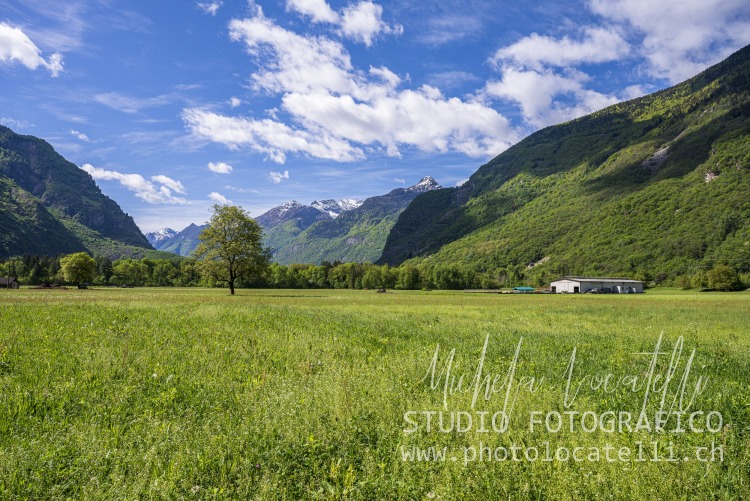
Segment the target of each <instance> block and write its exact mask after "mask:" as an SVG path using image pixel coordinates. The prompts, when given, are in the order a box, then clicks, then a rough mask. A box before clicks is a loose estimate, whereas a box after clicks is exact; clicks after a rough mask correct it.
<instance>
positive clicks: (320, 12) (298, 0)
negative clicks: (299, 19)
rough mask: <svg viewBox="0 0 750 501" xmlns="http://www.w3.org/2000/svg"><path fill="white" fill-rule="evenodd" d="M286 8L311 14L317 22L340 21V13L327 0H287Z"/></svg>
mask: <svg viewBox="0 0 750 501" xmlns="http://www.w3.org/2000/svg"><path fill="white" fill-rule="evenodd" d="M286 10H288V11H296V12H299V13H300V14H304V15H306V16H310V18H311V19H312V20H313V22H316V23H331V24H336V23H338V22H339V15H338V14H337V13H336V11H335V10H333V9H332V8H331V6H330V5H328V3H326V1H325V0H287V2H286Z"/></svg>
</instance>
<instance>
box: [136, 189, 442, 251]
mask: <svg viewBox="0 0 750 501" xmlns="http://www.w3.org/2000/svg"><path fill="white" fill-rule="evenodd" d="M440 187H441V186H440V185H439V184H438V183H437V182H436V181H435V180H434V179H433V178H432V177H429V176H427V177H425V178H422V179H421V180H420V181H419V182H418V183H417V184H415V185H413V186H410V187H408V188H397V189H395V190H392V191H391V192H389V193H387V194H385V195H381V196H376V197H370V198H368V199H366V200H364V201H362V200H354V199H344V200H332V199H329V200H320V201H318V200H316V201H314V202H312V203H311V204H310V205H303V204H301V203H299V202H297V201H296V200H292V201H290V202H287V203H285V204H283V205H280V206H278V207H274V208H273V209H271V210H269V211H267V212H265V213H264V214H261V215H260V216H258V217H257V218H255V219H256V221H257V222H258V224H259V225H260V226H261V228H263V244H264V245H265V246H266V247H268V248H270V249H271V252H272V253H273V257H274V261H276V262H278V263H281V264H291V263H320V262H322V261H329V262H334V261H374V260H376V259H377V258H378V257H380V254H381V253H382V250H383V246H384V245H385V239H386V237H387V235H388V232H389V231H390V229H391V227H393V225H394V224H395V222H396V219H397V218H398V215H399V214H400V213H401V211H403V210H404V209H405V208H406V206H407V205H408V204H409V202H410V201H411V200H413V199H414V198H415V197H416V196H417V195H419V194H421V193H424V192H426V191H430V190H434V189H439V188H440ZM203 228H205V225H204V226H197V225H195V224H191V225H190V226H188V227H187V228H185V229H184V230H182V231H180V232H175V231H174V230H172V229H171V228H164V229H162V230H159V231H158V232H153V233H148V234H147V235H146V237H147V238H148V239H149V242H151V244H152V245H153V246H154V247H155V248H156V249H158V250H162V251H167V252H173V253H175V254H180V255H182V256H188V255H190V253H192V251H193V249H195V247H196V246H197V245H198V235H199V234H200V232H201V231H202V230H203Z"/></svg>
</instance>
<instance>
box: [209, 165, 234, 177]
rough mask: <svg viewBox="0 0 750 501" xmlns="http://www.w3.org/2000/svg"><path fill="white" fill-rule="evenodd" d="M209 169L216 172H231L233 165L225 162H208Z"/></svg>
mask: <svg viewBox="0 0 750 501" xmlns="http://www.w3.org/2000/svg"><path fill="white" fill-rule="evenodd" d="M208 170H210V171H211V172H215V173H216V174H229V173H230V172H232V166H231V165H229V164H227V163H224V162H208Z"/></svg>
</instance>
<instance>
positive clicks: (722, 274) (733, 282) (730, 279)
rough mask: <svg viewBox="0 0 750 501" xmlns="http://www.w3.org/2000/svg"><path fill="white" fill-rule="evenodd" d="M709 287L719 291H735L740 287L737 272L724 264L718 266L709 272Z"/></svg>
mask: <svg viewBox="0 0 750 501" xmlns="http://www.w3.org/2000/svg"><path fill="white" fill-rule="evenodd" d="M708 286H709V287H710V288H712V289H714V290H717V291H733V290H737V289H738V288H739V287H740V280H739V277H738V276H737V271H736V270H735V269H734V268H732V267H730V266H726V265H724V264H717V265H716V266H714V268H713V269H712V270H711V271H709V272H708Z"/></svg>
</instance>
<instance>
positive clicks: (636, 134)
mask: <svg viewBox="0 0 750 501" xmlns="http://www.w3.org/2000/svg"><path fill="white" fill-rule="evenodd" d="M749 98H750V48H747V47H746V48H745V49H743V50H741V51H739V52H737V53H736V54H734V55H733V56H731V57H730V58H728V59H727V60H726V61H724V62H722V63H720V64H718V65H716V66H714V67H712V68H709V69H708V70H706V71H704V72H703V73H701V74H700V75H698V76H696V77H695V78H693V79H691V80H688V81H687V82H684V83H682V84H680V85H677V86H675V87H672V88H670V89H667V90H664V91H661V92H658V93H656V94H652V95H649V96H646V97H643V98H639V99H636V100H633V101H629V102H625V103H620V104H618V105H615V106H612V107H609V108H606V109H604V110H602V111H600V112H598V113H595V114H593V115H590V116H587V117H583V118H580V119H578V120H574V121H571V122H567V123H564V124H561V125H557V126H553V127H549V128H546V129H544V130H541V131H539V132H537V133H535V134H532V135H531V136H529V137H528V138H526V139H525V140H523V141H522V142H520V143H519V144H517V145H515V146H513V147H512V148H510V149H508V150H507V151H506V152H504V153H502V154H501V155H499V156H498V157H496V158H495V159H493V160H492V161H490V162H489V163H488V164H486V165H484V166H482V167H481V168H480V169H479V170H478V171H477V172H476V173H475V174H474V175H473V176H472V177H471V178H470V179H469V181H468V182H467V183H465V184H464V185H463V186H461V187H459V188H453V189H443V190H438V191H433V192H428V193H425V194H423V195H421V196H420V197H418V198H417V199H415V200H414V201H413V202H412V203H411V204H410V206H409V207H408V208H407V210H406V211H404V212H403V213H402V215H401V217H400V218H399V220H398V222H397V224H396V225H395V226H394V228H393V230H392V232H391V234H390V235H389V237H388V241H387V243H386V246H385V249H384V251H383V255H382V257H381V259H380V262H383V263H389V264H399V263H401V262H403V261H406V260H408V259H412V258H416V261H420V262H425V263H440V264H447V263H451V264H462V265H466V266H469V267H471V268H474V269H475V270H477V271H487V272H495V271H497V270H502V269H504V268H507V267H509V266H528V265H532V264H536V268H537V272H542V271H544V272H548V273H550V274H553V275H554V274H573V273H575V274H609V275H637V274H645V275H655V274H667V275H669V276H677V275H683V274H690V273H693V272H694V271H695V270H696V269H702V268H706V267H710V266H712V265H713V264H715V263H725V264H730V265H732V266H734V267H735V268H737V269H739V270H750V99H749ZM537 263H538V264H537Z"/></svg>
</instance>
